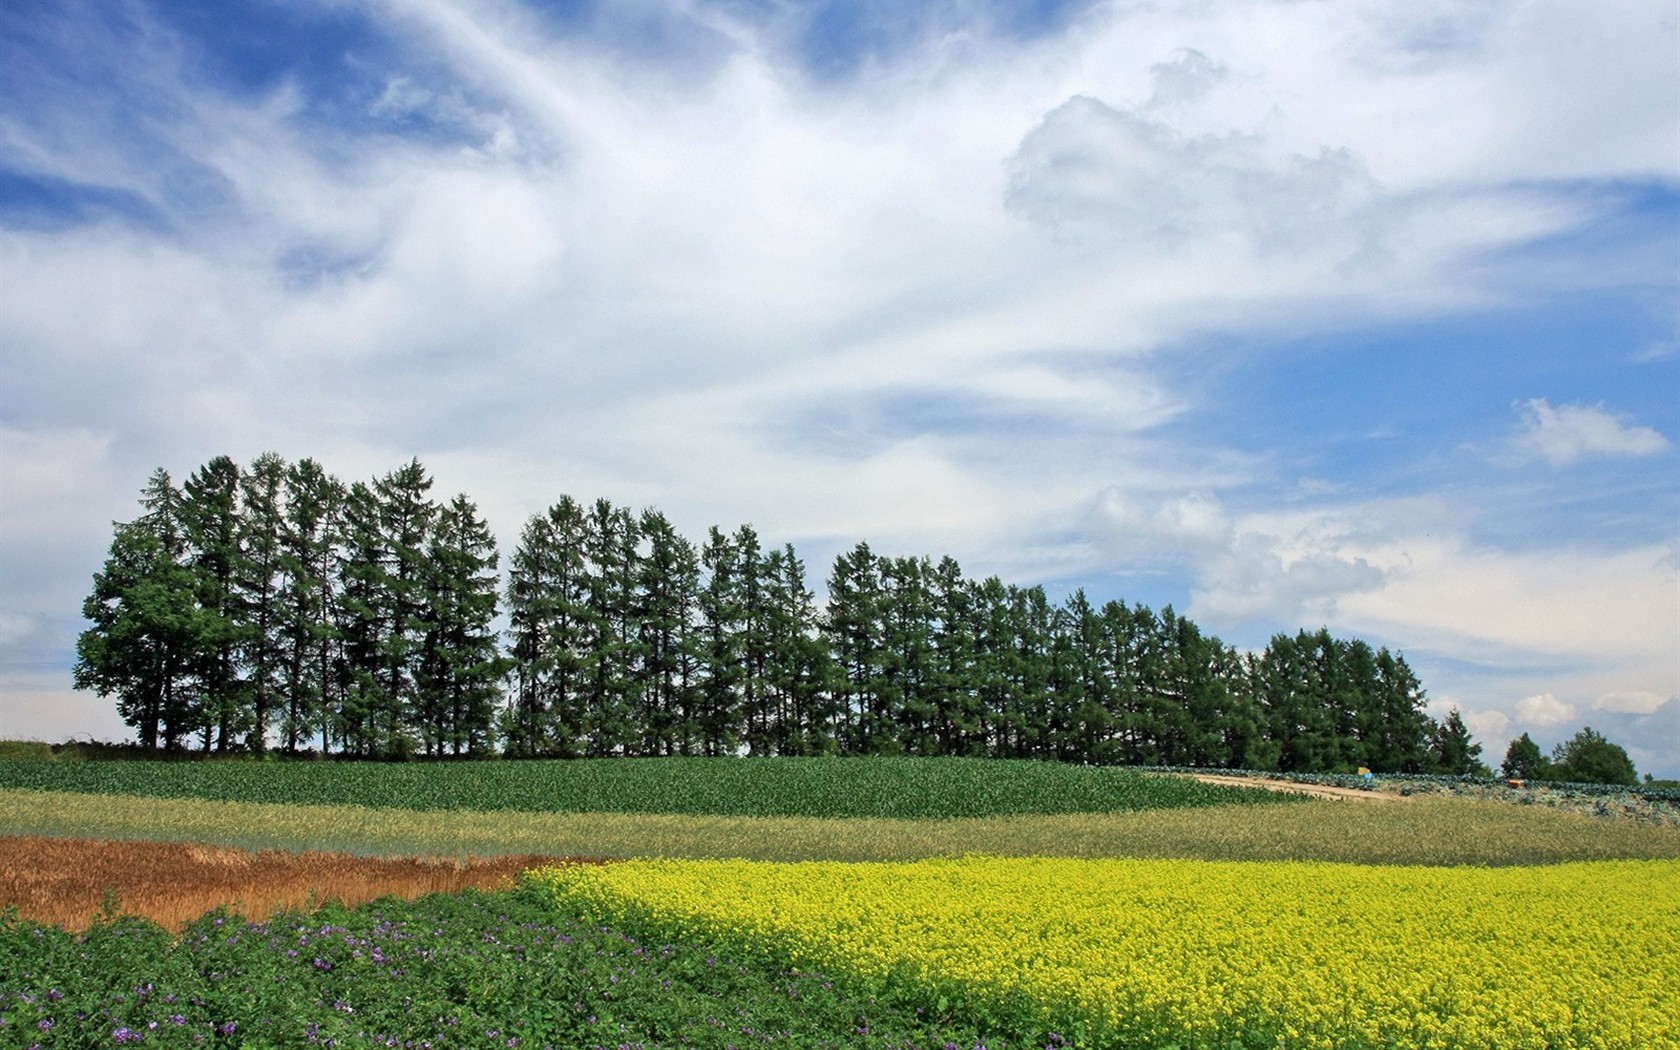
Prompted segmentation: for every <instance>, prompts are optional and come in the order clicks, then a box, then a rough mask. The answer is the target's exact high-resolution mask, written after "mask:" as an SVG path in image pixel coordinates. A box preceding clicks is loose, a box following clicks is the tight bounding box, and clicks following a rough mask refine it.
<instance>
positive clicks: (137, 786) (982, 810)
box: [0, 758, 1277, 820]
mask: <svg viewBox="0 0 1680 1050" xmlns="http://www.w3.org/2000/svg"><path fill="white" fill-rule="evenodd" d="M0 788H28V789H33V790H38V791H70V792H80V793H85V794H100V795H139V796H145V797H151V798H198V799H208V800H214V801H220V802H267V803H275V804H280V805H355V806H371V807H375V808H392V809H405V810H473V811H480V812H490V811H500V810H512V811H517V812H524V813H688V814H705V815H709V816H743V817H745V816H754V817H768V816H796V817H885V818H895V819H903V820H938V819H948V818H952V817H987V816H996V815H1000V814H1009V813H1113V812H1125V811H1135V810H1148V809H1162V808H1183V807H1189V806H1223V805H1233V804H1238V803H1243V802H1264V803H1275V802H1276V801H1277V798H1276V797H1275V796H1272V795H1267V794H1265V793H1264V792H1260V791H1252V790H1243V789H1235V788H1228V787H1215V786H1212V785H1208V784H1201V783H1197V782H1196V781H1194V780H1191V779H1189V778H1187V777H1176V776H1162V775H1159V774H1148V773H1140V772H1137V771H1136V770H1130V769H1123V768H1115V767H1104V768H1097V767H1090V766H1073V765H1062V764H1058V763H1054V762H1016V761H1007V762H1006V761H990V760H986V759H953V758H917V759H902V758H899V759H895V758H810V759H793V758H789V759H750V760H730V759H723V760H719V759H706V758H648V759H614V760H605V761H603V760H579V761H571V762H559V761H502V762H455V763H420V762H412V763H390V764H382V763H372V762H251V761H222V762H217V761H208V762H206V761H199V762H145V761H112V762H38V761H9V762H0Z"/></svg>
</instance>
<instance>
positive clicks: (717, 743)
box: [696, 525, 746, 756]
mask: <svg viewBox="0 0 1680 1050" xmlns="http://www.w3.org/2000/svg"><path fill="white" fill-rule="evenodd" d="M700 565H701V568H702V569H703V570H704V574H705V583H704V584H703V585H702V587H701V589H700V631H701V638H700V646H701V650H700V651H701V659H700V668H701V671H700V673H701V682H700V690H699V695H700V704H699V707H700V710H699V718H698V719H697V720H696V726H697V729H698V730H699V737H700V747H701V751H702V753H703V754H706V755H710V756H716V755H726V754H733V753H734V751H735V748H736V747H737V746H738V745H739V743H740V735H741V724H740V718H741V693H742V687H743V683H744V681H745V679H746V659H745V655H744V650H745V621H746V596H745V585H744V582H743V580H742V575H743V572H742V566H741V552H740V547H739V546H738V544H737V543H736V542H735V539H734V537H731V536H728V535H726V534H724V533H723V532H722V531H721V530H720V529H718V527H717V526H715V525H714V526H712V528H711V530H710V531H709V532H708V533H707V536H706V543H705V545H704V546H703V547H702V548H701V549H700Z"/></svg>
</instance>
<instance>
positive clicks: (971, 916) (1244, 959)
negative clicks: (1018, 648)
mask: <svg viewBox="0 0 1680 1050" xmlns="http://www.w3.org/2000/svg"><path fill="white" fill-rule="evenodd" d="M529 879H530V881H531V882H532V884H534V885H538V886H545V887H548V888H550V889H551V890H552V891H553V892H554V893H556V894H557V895H559V896H562V897H564V898H566V899H568V900H569V901H570V902H571V903H572V904H573V905H574V906H581V907H583V908H584V909H585V910H587V911H589V912H592V913H594V914H597V915H599V916H600V917H601V918H602V919H604V920H612V921H620V922H630V923H640V924H645V925H650V926H651V927H653V928H654V929H657V930H660V931H663V932H665V933H667V934H668V935H671V936H681V935H683V934H685V933H700V934H702V935H705V936H710V937H719V938H723V939H725V940H732V941H736V942H752V943H756V944H760V945H765V946H768V947H770V948H771V949H772V950H774V951H777V952H779V953H783V954H785V955H787V956H789V957H790V958H791V960H792V961H793V962H794V963H795V964H797V965H800V966H808V967H813V968H823V969H828V970H831V971H835V972H844V973H849V974H851V975H853V976H854V977H856V978H857V979H860V980H862V981H864V982H866V983H869V982H882V981H884V980H886V979H887V977H888V975H889V974H890V973H894V972H896V973H898V974H908V975H910V976H911V978H912V979H913V980H916V981H919V982H922V983H924V984H925V985H926V986H927V987H929V988H930V989H931V988H934V987H939V986H954V987H957V988H960V989H961V990H963V992H964V993H965V994H967V995H969V996H972V997H974V998H977V999H979V1000H981V1001H985V1000H988V999H990V1000H994V1001H999V1002H1001V1001H1003V1000H1004V999H1005V998H1006V997H1008V996H1010V995H1011V994H1014V995H1017V996H1024V997H1025V998H1026V999H1027V1000H1028V1001H1029V1002H1031V1003H1033V1004H1036V1007H1037V1008H1038V1009H1039V1010H1041V1011H1042V1017H1043V1019H1044V1020H1045V1021H1046V1022H1047V1023H1051V1024H1060V1025H1063V1026H1065V1027H1066V1028H1067V1029H1068V1030H1071V1031H1074V1032H1080V1033H1083V1038H1084V1039H1085V1040H1086V1041H1087V1042H1088V1043H1089V1044H1090V1045H1100V1046H1109V1045H1124V1046H1128V1047H1133V1046H1136V1047H1155V1046H1165V1045H1172V1044H1177V1045H1192V1046H1203V1045H1243V1046H1258V1045H1266V1046H1272V1047H1278V1048H1300V1050H1347V1048H1366V1047H1372V1048H1374V1047H1394V1046H1404V1047H1415V1048H1419V1050H1437V1048H1439V1050H1449V1048H1450V1050H1460V1048H1462V1050H1564V1048H1592V1050H1675V1048H1680V1035H1677V1034H1676V1028H1675V1026H1674V1024H1673V1019H1674V1018H1675V1017H1680V862H1676V861H1610V862H1592V863H1574V864H1562V865H1555V866H1547V867H1526V868H1524V867H1510V868H1499V869H1488V868H1464V867H1461V868H1427V867H1377V866H1357V865H1344V864H1329V863H1316V862H1209V861H1191V860H1070V859H1046V858H997V857H967V858H961V859H945V860H927V861H919V862H915V863H891V864H838V863H830V862H814V863H803V864H769V863H762V862H749V861H639V862H631V863H628V864H623V865H614V866H611V867H607V868H593V869H548V870H544V871H540V872H536V873H533V874H532V875H531V876H530V877H529Z"/></svg>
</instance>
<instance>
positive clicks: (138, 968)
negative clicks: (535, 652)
mask: <svg viewBox="0 0 1680 1050" xmlns="http://www.w3.org/2000/svg"><path fill="white" fill-rule="evenodd" d="M1022 1034H1026V1035H1037V1034H1038V1033H1032V1032H1029V1033H1022ZM125 1043H138V1044H141V1045H144V1046H154V1047H191V1046H199V1045H215V1046H226V1047H240V1046H246V1047H271V1046H337V1047H370V1046H405V1047H432V1048H442V1047H463V1046H466V1047H490V1046H497V1047H527V1048H542V1047H553V1048H566V1050H572V1048H594V1047H613V1048H616V1047H623V1046H638V1047H640V1046H686V1047H697V1048H708V1047H709V1048H717V1050H722V1048H724V1047H747V1046H774V1047H790V1048H811V1050H816V1048H824V1047H851V1046H863V1045H868V1046H870V1047H880V1048H893V1047H899V1048H912V1047H914V1048H933V1050H939V1048H945V1047H951V1046H961V1047H963V1048H965V1050H967V1048H971V1047H975V1046H989V1047H992V1048H994V1050H1002V1048H1005V1047H1020V1046H1025V1045H1027V1042H1026V1041H1025V1040H1024V1039H1023V1038H1021V1034H1017V1033H1013V1032H999V1031H997V1030H996V1029H994V1028H992V1027H990V1026H989V1025H988V1024H987V1023H986V1021H985V1020H984V1019H982V1018H970V1017H966V1016H965V1015H964V1014H963V1012H962V1010H961V1008H960V1004H957V1005H954V1006H952V1007H951V1008H950V1009H949V1010H947V1011H945V1012H944V1013H943V1014H942V1015H941V1016H940V1017H938V1018H933V1017H929V1016H927V1014H926V1011H921V1010H918V1008H917V1007H916V1006H915V1005H913V1004H910V1003H908V1002H899V1001H897V1000H895V999H893V998H892V997H889V996H882V997H877V998H871V997H868V996H864V995H859V994H856V993H854V992H852V991H849V990H848V989H847V988H846V987H843V986H842V985H840V984H837V983H836V982H835V981H833V980H830V979H828V978H827V977H825V976H823V975H821V974H818V973H807V972H796V971H793V970H790V969H787V968H785V967H778V966H776V965H774V964H773V963H771V962H769V961H767V960H766V959H764V958H760V957H758V956H755V955H751V954H739V953H732V952H730V951H727V950H725V949H723V948H720V947H719V946H717V945H712V944H708V943H706V942H704V941H688V940H685V941H684V942H683V943H666V942H663V941H657V940H655V941H642V940H637V939H635V938H633V937H631V936H627V935H625V934H624V933H622V932H619V931H618V930H616V929H614V928H611V927H608V926H603V925H600V924H598V923H593V922H589V921H586V920H584V919H583V918H581V917H580V916H578V915H575V914H568V913H566V912H564V911H556V909H555V907H554V905H553V904H552V902H551V901H549V900H548V899H547V898H546V897H544V896H539V895H535V894H529V893H519V892H514V893H498V894H486V893H475V892H467V893H462V894H458V895H439V896H432V897H425V898H421V899H419V900H416V901H413V902H400V901H393V900H382V901H377V902H374V903H372V904H369V905H366V906H363V907H360V908H355V909H348V908H343V907H338V906H327V907H324V908H320V909H316V910H314V911H307V912H290V913H285V914H282V915H279V916H276V917H275V918H274V919H272V920H271V921H269V922H266V923H247V922H244V921H242V920H240V919H239V917H238V916H237V915H234V914H232V913H230V912H227V911H216V912H211V913H210V914H208V915H206V916H204V917H203V918H201V919H199V920H198V921H197V922H195V923H193V924H191V925H190V926H188V927H187V929H186V930H185V931H184V932H183V933H182V935H181V936H180V938H179V939H178V940H176V939H173V938H171V937H170V936H169V935H168V934H166V933H165V932H164V931H163V930H161V929H159V928H158V927H156V926H153V925H151V924H149V923H146V922H143V921H139V920H134V919H128V918H121V917H114V918H110V919H108V920H107V921H104V922H102V923H100V924H98V925H96V926H95V927H94V928H93V929H92V930H90V931H89V932H88V933H87V934H86V935H84V936H81V937H74V936H71V935H70V934H67V933H65V932H63V931H62V930H59V929H57V928H55V927H42V926H36V925H33V924H30V923H24V922H20V921H18V920H17V918H16V916H15V914H13V915H8V916H6V917H5V918H4V919H3V920H0V1045H3V1046H6V1047H17V1048H20V1050H22V1048H26V1047H27V1048H32V1047H39V1048H40V1050H58V1048H83V1047H88V1048H91V1047H107V1046H112V1045H120V1044H125ZM1037 1045H1044V1044H1043V1043H1039V1044H1037Z"/></svg>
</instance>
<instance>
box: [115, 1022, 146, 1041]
mask: <svg viewBox="0 0 1680 1050" xmlns="http://www.w3.org/2000/svg"><path fill="white" fill-rule="evenodd" d="M144 1038H145V1036H143V1035H141V1034H140V1033H139V1032H136V1031H135V1030H134V1029H132V1028H129V1027H128V1026H127V1025H124V1026H123V1027H121V1028H118V1029H116V1030H114V1031H113V1032H112V1033H111V1042H113V1043H138V1042H139V1041H140V1040H142V1039H144Z"/></svg>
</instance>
